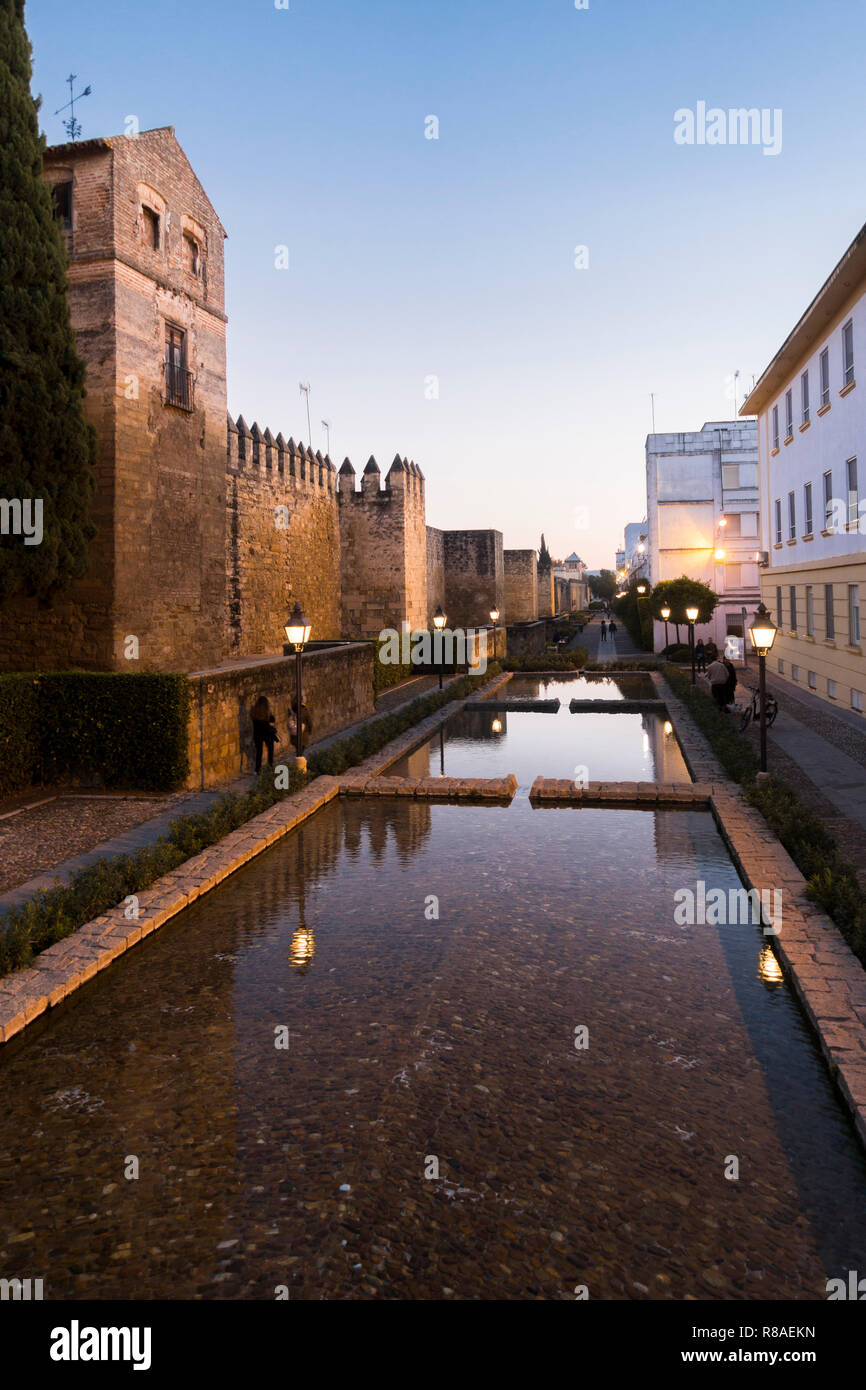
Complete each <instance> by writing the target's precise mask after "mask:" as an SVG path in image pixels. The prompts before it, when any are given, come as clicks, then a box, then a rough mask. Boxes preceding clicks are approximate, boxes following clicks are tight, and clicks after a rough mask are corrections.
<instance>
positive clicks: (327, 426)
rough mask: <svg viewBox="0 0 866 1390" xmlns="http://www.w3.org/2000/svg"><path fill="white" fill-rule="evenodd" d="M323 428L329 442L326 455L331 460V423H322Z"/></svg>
mask: <svg viewBox="0 0 866 1390" xmlns="http://www.w3.org/2000/svg"><path fill="white" fill-rule="evenodd" d="M322 428H323V430H324V431H325V434H326V436H327V441H328V443H327V447H326V449H325V453H326V454H327V455H328V458H330V457H331V422H330V420H323V421H322Z"/></svg>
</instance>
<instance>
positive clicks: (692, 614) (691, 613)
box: [686, 604, 698, 685]
mask: <svg viewBox="0 0 866 1390" xmlns="http://www.w3.org/2000/svg"><path fill="white" fill-rule="evenodd" d="M686 617H687V618H688V622H689V651H690V652H691V657H692V685H696V684H697V682H696V679H695V623H696V622H697V621H698V609H697V605H696V604H692V606H691V607H690V608H687V609H686Z"/></svg>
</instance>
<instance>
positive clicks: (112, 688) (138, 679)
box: [0, 671, 190, 795]
mask: <svg viewBox="0 0 866 1390" xmlns="http://www.w3.org/2000/svg"><path fill="white" fill-rule="evenodd" d="M189 709H190V697H189V681H188V679H187V677H186V676H184V675H158V674H152V673H150V672H126V671H123V672H120V671H118V672H101V671H47V672H44V673H34V674H30V675H2V676H0V758H2V762H0V794H3V795H8V794H9V793H10V792H15V791H20V790H22V789H24V788H26V787H28V786H30V785H31V784H32V783H33V782H34V781H35V780H37V779H38V780H39V781H41V782H44V783H54V782H58V781H60V780H62V779H63V778H66V777H71V778H81V779H84V780H90V779H98V780H99V781H100V782H101V783H102V784H103V785H104V786H106V787H136V788H139V789H141V790H143V791H169V790H172V789H173V788H175V787H178V786H181V785H182V784H183V782H184V781H185V780H186V777H187V775H188V773H189V757H188V747H187V744H188V728H187V726H188V721H189Z"/></svg>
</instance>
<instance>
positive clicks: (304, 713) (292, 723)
mask: <svg viewBox="0 0 866 1390" xmlns="http://www.w3.org/2000/svg"><path fill="white" fill-rule="evenodd" d="M301 729H302V730H303V734H304V747H305V748H306V746H307V740H308V736H309V735H310V734H311V733H312V732H313V721H312V719H311V718H310V711H309V710H308V709H307V706H306V703H305V702H304V701H302V702H301ZM289 738H290V739H291V741H292V743H293V744H294V745H295V752H296V753H297V751H298V701H297V699H293V700H292V707H291V710H290V711H289Z"/></svg>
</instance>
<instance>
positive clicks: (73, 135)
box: [54, 72, 92, 140]
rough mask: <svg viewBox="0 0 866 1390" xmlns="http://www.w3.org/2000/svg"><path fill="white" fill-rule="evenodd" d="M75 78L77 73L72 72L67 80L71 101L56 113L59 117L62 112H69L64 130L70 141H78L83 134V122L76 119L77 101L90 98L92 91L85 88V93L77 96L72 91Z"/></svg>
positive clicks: (59, 107)
mask: <svg viewBox="0 0 866 1390" xmlns="http://www.w3.org/2000/svg"><path fill="white" fill-rule="evenodd" d="M75 76H76V75H75V73H74V72H71V73H70V74H69V76H68V77H67V79H66V81H67V82H68V83H69V97H70V99H69V101H67V103H66V105H65V106H58V108H57V110H56V111H55V112H54V114H55V116H59V115H60V112H61V111H68V112H69V116H68V118H67V119H66V120H65V121H64V122H63V128H64V130H65V131H66V134H67V135H68V136H69V138H70V140H77V139H78V137H79V135H80V134H81V122H80V121H76V119H75V103H76V102H77V101H80V100H81V98H82V97H89V96H90V93H91V91H92V88H90V87H85V88H84V91H83V92H79V93H78V96H76V95H75V92H74V91H73V89H72V84H73V82H74V81H75Z"/></svg>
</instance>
